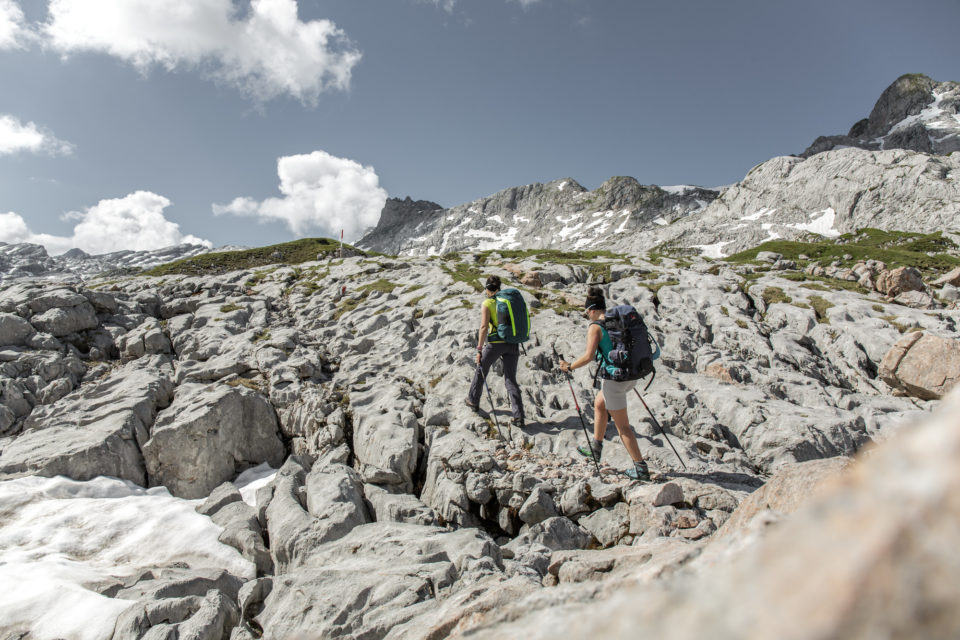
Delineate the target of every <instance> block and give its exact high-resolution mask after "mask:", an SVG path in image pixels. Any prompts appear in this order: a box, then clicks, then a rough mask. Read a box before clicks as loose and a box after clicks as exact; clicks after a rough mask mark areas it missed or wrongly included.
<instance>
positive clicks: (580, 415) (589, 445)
mask: <svg viewBox="0 0 960 640" xmlns="http://www.w3.org/2000/svg"><path fill="white" fill-rule="evenodd" d="M561 360H562V358H561ZM564 373H566V374H567V386H569V387H570V395H572V396H573V404H574V406H575V407H576V408H577V417H578V418H580V426H581V427H583V435H584V437H585V438H586V439H587V449H589V450H590V458H592V459H593V464H594V466H596V467H597V475H598V476H599V475H600V463H599V462H597V457H596V455H595V454H594V453H593V443H592V442H590V434H589V433H588V432H587V423H586V422H584V420H583V413H582V412H581V411H580V403H579V402H578V401H577V394H576V392H575V391H574V390H573V376H572V375H571V374H570V372H569V371H565V372H564Z"/></svg>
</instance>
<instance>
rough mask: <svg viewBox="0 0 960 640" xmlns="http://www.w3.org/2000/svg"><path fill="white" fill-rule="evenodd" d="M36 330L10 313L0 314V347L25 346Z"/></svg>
mask: <svg viewBox="0 0 960 640" xmlns="http://www.w3.org/2000/svg"><path fill="white" fill-rule="evenodd" d="M34 333H36V329H34V328H33V325H31V324H30V323H29V322H27V321H26V320H24V319H23V318H21V317H20V316H18V315H15V314H12V313H0V347H9V346H11V345H21V344H25V343H26V341H27V339H28V338H30V336H32V335H33V334H34Z"/></svg>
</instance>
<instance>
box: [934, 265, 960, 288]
mask: <svg viewBox="0 0 960 640" xmlns="http://www.w3.org/2000/svg"><path fill="white" fill-rule="evenodd" d="M931 284H933V285H934V286H936V287H940V286H943V285H945V284H949V285H952V286H954V287H960V267H957V268H956V269H954V270H953V271H951V272H950V273H947V274H945V275H942V276H940V277H939V278H937V279H936V280H934V281H933V282H932V283H931Z"/></svg>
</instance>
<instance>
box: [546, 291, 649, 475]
mask: <svg viewBox="0 0 960 640" xmlns="http://www.w3.org/2000/svg"><path fill="white" fill-rule="evenodd" d="M606 309H607V303H606V300H605V299H604V297H603V290H602V289H600V288H599V287H590V290H589V292H588V293H587V300H586V302H585V303H584V316H585V317H586V318H587V319H588V320H590V327H589V328H588V329H587V348H586V350H585V351H584V352H583V355H582V356H580V358H578V359H577V360H574V361H573V362H566V361H565V360H561V361H560V368H561V369H562V370H563V371H572V370H574V369H579V368H580V367H585V366H587V365H588V364H590V363H591V362H594V361H596V362H597V366H598V367H601V371H600V374H601V376H600V377H601V379H602V383H601V388H600V393H598V394H597V399H596V401H595V402H594V403H593V442H592V443H591V448H589V449H588V448H587V447H579V448H578V449H577V451H578V452H579V453H580V454H581V455H583V456H586V457H588V458H589V457H593V458H594V460H597V461H599V460H600V455H601V454H602V453H603V436H604V434H605V433H606V431H607V413H608V412H609V413H610V415H611V416H613V423H614V424H615V425H616V426H617V432H618V433H619V434H620V439H621V440H622V441H623V446H624V447H626V449H627V453H628V454H630V457H631V458H632V459H633V467H632V468H630V469H627V470H626V471H625V472H624V474H625V475H626V476H627V477H629V478H632V479H634V480H649V479H650V471H649V470H648V469H647V463H646V462H644V460H643V455H642V454H641V453H640V445H639V444H637V437H636V436H635V435H634V434H633V429H631V428H630V417H629V416H628V415H627V392H628V391H630V390H631V389H633V388H634V387H635V386H636V384H637V381H636V380H624V381H617V380H611V379H610V378H608V377H606V376H605V375H604V373H606V369H605V367H604V361H609V358H608V356H609V354H610V349H612V348H613V342H612V341H611V340H610V336H609V335H608V334H607V330H606V329H605V328H604V327H603V319H604V317H605V316H604V312H605V311H606Z"/></svg>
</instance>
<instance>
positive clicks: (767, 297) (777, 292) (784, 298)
mask: <svg viewBox="0 0 960 640" xmlns="http://www.w3.org/2000/svg"><path fill="white" fill-rule="evenodd" d="M761 297H762V298H763V301H764V302H765V303H767V304H768V305H770V304H776V303H778V302H792V301H793V298H791V297H790V296H788V295H787V294H786V293H784V291H783V289H781V288H780V287H767V288H766V289H764V290H763V295H762V296H761Z"/></svg>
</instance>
